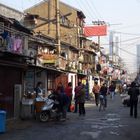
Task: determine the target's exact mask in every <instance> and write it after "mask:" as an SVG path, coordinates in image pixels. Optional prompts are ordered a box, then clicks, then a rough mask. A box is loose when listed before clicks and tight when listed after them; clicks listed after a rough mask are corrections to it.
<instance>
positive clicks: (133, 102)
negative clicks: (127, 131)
mask: <svg viewBox="0 0 140 140" xmlns="http://www.w3.org/2000/svg"><path fill="white" fill-rule="evenodd" d="M139 94H140V93H139V89H138V88H137V87H136V83H135V82H132V83H131V87H130V88H129V90H128V95H130V116H133V110H134V117H135V118H137V104H138V95H139Z"/></svg>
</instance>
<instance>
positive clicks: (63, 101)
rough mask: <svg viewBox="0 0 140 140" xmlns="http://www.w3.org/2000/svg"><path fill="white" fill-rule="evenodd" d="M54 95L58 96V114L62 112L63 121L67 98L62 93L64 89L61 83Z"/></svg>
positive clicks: (65, 115) (65, 113) (65, 114)
mask: <svg viewBox="0 0 140 140" xmlns="http://www.w3.org/2000/svg"><path fill="white" fill-rule="evenodd" d="M56 93H57V94H58V100H59V102H60V112H62V120H64V121H65V120H66V118H67V110H68V104H69V98H68V96H67V95H66V93H65V92H64V87H63V85H62V83H61V82H60V83H59V84H58V86H57V90H56Z"/></svg>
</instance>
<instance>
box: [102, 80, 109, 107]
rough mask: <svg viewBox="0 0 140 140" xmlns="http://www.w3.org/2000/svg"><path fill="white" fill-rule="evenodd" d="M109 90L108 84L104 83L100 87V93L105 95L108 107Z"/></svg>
mask: <svg viewBox="0 0 140 140" xmlns="http://www.w3.org/2000/svg"><path fill="white" fill-rule="evenodd" d="M107 92H108V88H107V84H106V83H103V85H102V86H101V88H100V95H103V97H104V100H105V107H107Z"/></svg>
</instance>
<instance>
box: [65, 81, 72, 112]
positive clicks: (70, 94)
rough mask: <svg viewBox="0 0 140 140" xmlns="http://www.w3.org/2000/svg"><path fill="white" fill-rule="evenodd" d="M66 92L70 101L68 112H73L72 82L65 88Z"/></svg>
mask: <svg viewBox="0 0 140 140" xmlns="http://www.w3.org/2000/svg"><path fill="white" fill-rule="evenodd" d="M65 93H66V95H67V96H68V98H69V103H68V112H71V109H70V107H71V101H72V83H71V82H69V83H68V86H67V87H66V88H65Z"/></svg>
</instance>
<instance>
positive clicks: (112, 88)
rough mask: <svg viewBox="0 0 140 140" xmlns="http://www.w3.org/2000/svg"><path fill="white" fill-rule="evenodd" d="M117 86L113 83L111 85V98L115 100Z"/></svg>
mask: <svg viewBox="0 0 140 140" xmlns="http://www.w3.org/2000/svg"><path fill="white" fill-rule="evenodd" d="M115 89H116V87H115V84H114V83H113V82H111V85H110V86H109V93H110V98H111V99H112V100H113V99H114V96H115Z"/></svg>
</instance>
